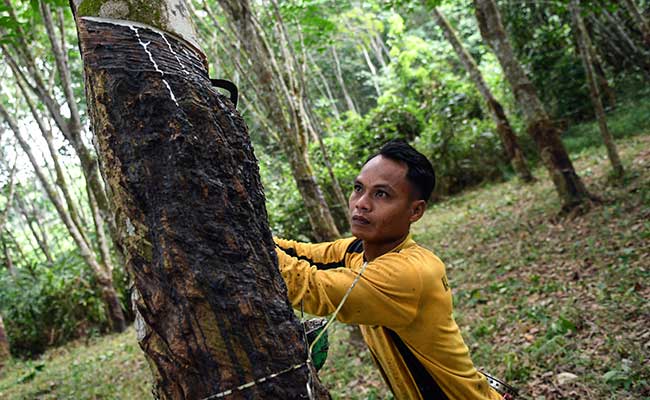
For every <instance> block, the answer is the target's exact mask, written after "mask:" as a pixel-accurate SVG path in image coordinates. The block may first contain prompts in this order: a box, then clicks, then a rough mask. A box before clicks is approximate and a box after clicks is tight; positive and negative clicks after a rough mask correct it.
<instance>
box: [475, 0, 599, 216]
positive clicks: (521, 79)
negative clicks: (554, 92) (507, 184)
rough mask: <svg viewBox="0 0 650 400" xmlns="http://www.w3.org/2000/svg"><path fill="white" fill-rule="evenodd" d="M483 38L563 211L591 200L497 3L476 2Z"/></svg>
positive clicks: (493, 1) (480, 0)
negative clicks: (514, 49)
mask: <svg viewBox="0 0 650 400" xmlns="http://www.w3.org/2000/svg"><path fill="white" fill-rule="evenodd" d="M474 6H475V12H476V19H477V21H478V26H479V30H480V32H481V36H482V37H483V39H484V40H485V41H486V42H487V44H488V45H489V46H490V47H491V48H492V50H493V51H494V54H495V55H496V57H497V59H498V60H499V63H500V64H501V68H502V69H503V73H504V75H505V77H506V79H507V80H508V83H509V84H510V87H511V88H512V91H513V94H514V97H515V101H516V102H517V105H518V106H519V109H520V110H521V112H522V114H523V117H524V120H525V122H526V125H527V128H526V129H527V131H528V134H529V135H530V136H531V137H532V139H533V141H534V142H535V145H536V146H537V149H538V151H539V153H540V156H541V158H542V161H543V163H544V166H545V167H546V170H547V171H548V173H549V175H550V177H551V179H552V181H553V184H554V185H555V189H556V191H557V193H558V195H559V197H560V201H561V202H562V209H563V211H571V210H572V209H574V208H576V207H577V206H580V205H582V204H584V203H585V201H587V200H589V199H592V196H591V195H590V194H589V192H588V191H587V188H586V187H585V185H584V184H583V182H582V180H581V179H580V177H579V176H578V174H577V173H576V171H575V169H574V167H573V163H572V162H571V159H570V158H569V154H568V152H567V150H566V148H565V147H564V144H563V143H562V139H561V138H560V130H559V128H558V127H557V125H556V124H555V123H554V122H553V121H552V120H551V118H550V116H549V115H548V113H547V112H546V110H545V108H544V105H543V104H542V101H541V100H540V99H539V96H538V95H537V90H536V89H535V86H533V84H532V83H531V81H530V79H529V78H528V76H527V75H526V72H525V71H524V69H523V67H522V66H521V64H520V63H519V60H517V58H516V57H515V54H514V51H513V49H512V45H511V44H510V40H509V38H508V36H507V34H506V32H505V29H504V27H503V23H502V22H501V14H500V13H499V9H498V8H497V4H496V1H495V0H474Z"/></svg>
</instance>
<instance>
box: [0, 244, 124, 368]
mask: <svg viewBox="0 0 650 400" xmlns="http://www.w3.org/2000/svg"><path fill="white" fill-rule="evenodd" d="M116 278H117V279H116V281H117V284H118V285H119V286H121V289H122V290H121V292H122V294H123V293H124V290H125V285H124V283H123V277H121V276H120V275H119V274H118V276H117V277H116ZM0 312H2V315H3V317H4V321H5V325H6V329H7V335H8V337H9V340H10V344H11V351H12V353H13V354H14V355H17V356H29V357H33V356H35V355H38V354H40V353H42V352H43V351H44V350H45V349H46V348H47V347H48V346H53V345H59V344H62V343H65V342H67V341H69V340H70V339H74V338H77V337H81V336H88V335H93V334H98V333H100V332H106V331H107V329H108V322H107V320H106V316H105V312H104V305H103V302H102V299H101V295H100V293H99V291H98V290H97V288H96V285H95V279H94V277H93V274H92V273H90V272H89V270H88V267H87V266H86V265H85V263H84V261H83V260H82V259H81V257H80V256H79V255H77V253H76V252H69V253H67V254H64V255H62V256H61V257H59V258H58V259H56V260H55V263H54V264H53V265H51V266H49V265H46V264H32V265H28V266H26V267H23V268H17V269H16V276H12V275H10V274H8V273H7V272H6V271H2V272H0Z"/></svg>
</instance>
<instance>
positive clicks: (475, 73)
mask: <svg viewBox="0 0 650 400" xmlns="http://www.w3.org/2000/svg"><path fill="white" fill-rule="evenodd" d="M433 15H434V17H435V19H436V22H437V23H438V26H440V28H441V29H442V32H443V34H444V35H445V38H447V40H448V41H449V43H450V44H451V46H452V47H453V49H454V51H455V52H456V55H457V56H458V58H459V59H460V61H461V62H462V64H463V66H464V67H465V71H467V73H468V74H469V76H470V78H471V79H472V81H473V82H474V84H475V85H476V88H477V89H478V91H479V92H480V93H481V96H483V100H485V102H486V103H487V106H488V109H489V110H490V116H491V117H492V121H493V122H494V124H495V125H496V128H497V132H498V133H499V138H500V139H501V145H502V146H503V149H504V150H505V153H506V155H507V157H508V161H510V164H511V165H512V168H513V169H514V170H515V172H516V173H517V175H518V176H519V178H520V179H521V180H523V181H524V182H531V181H533V175H532V174H531V173H530V169H529V168H528V164H527V163H526V158H525V157H524V152H523V151H522V150H521V147H520V146H519V141H518V140H517V135H515V132H514V130H513V129H512V126H511V125H510V121H509V120H508V117H507V116H506V114H505V112H504V111H503V107H502V106H501V103H499V101H497V99H496V98H495V97H494V95H493V94H492V91H491V90H490V88H489V87H488V85H487V83H485V80H484V79H483V74H481V70H480V69H479V68H478V65H476V61H474V58H473V57H472V55H471V54H469V52H468V51H467V49H465V47H464V46H463V44H462V42H461V41H460V39H459V38H458V35H456V31H455V30H454V28H453V27H452V26H451V25H450V24H449V21H447V18H445V16H444V14H443V13H442V11H440V9H439V8H438V7H435V8H434V9H433Z"/></svg>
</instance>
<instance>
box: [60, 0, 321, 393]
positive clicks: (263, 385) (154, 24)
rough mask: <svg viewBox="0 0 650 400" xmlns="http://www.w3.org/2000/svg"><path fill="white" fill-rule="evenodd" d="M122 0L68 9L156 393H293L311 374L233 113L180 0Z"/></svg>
mask: <svg viewBox="0 0 650 400" xmlns="http://www.w3.org/2000/svg"><path fill="white" fill-rule="evenodd" d="M119 3H120V4H124V3H126V2H119ZM129 4H130V5H129V6H124V7H116V6H114V5H115V2H111V1H105V2H103V1H88V0H85V1H80V0H75V1H73V2H72V7H73V10H74V11H75V19H76V25H77V31H78V35H79V43H80V48H81V54H82V58H83V63H84V76H85V82H86V97H87V102H88V110H89V115H90V119H91V123H92V127H93V132H94V134H95V140H96V143H97V147H98V149H99V156H100V161H101V163H100V164H101V167H102V170H103V174H104V175H105V176H106V178H107V183H108V186H109V187H110V193H111V194H112V202H113V204H114V205H115V211H116V220H117V227H118V229H119V231H120V233H121V234H120V235H119V237H120V238H121V240H122V244H123V247H124V249H125V252H126V256H127V265H128V268H129V271H130V273H131V274H132V277H133V281H134V292H133V302H134V305H135V309H136V331H137V336H138V341H139V343H140V346H141V347H142V349H143V350H144V351H145V354H146V357H147V360H148V361H149V365H150V367H151V369H152V372H153V376H154V381H155V394H156V396H157V397H160V398H174V399H203V398H208V397H209V398H221V397H225V396H229V395H232V396H233V397H234V398H278V399H297V398H301V397H303V398H304V397H306V396H307V385H308V384H309V383H310V382H311V383H315V382H317V379H316V376H311V380H310V379H309V378H310V372H309V368H308V363H307V362H306V346H305V343H304V341H303V331H302V328H301V326H300V324H299V322H298V321H297V319H296V317H295V315H294V314H293V312H292V310H291V307H290V304H289V302H288V300H287V297H286V288H285V285H284V283H283V281H282V278H281V276H280V274H279V272H278V267H277V261H276V257H275V250H274V244H273V240H272V237H271V233H270V231H269V228H268V222H267V215H266V210H265V207H264V194H263V191H262V187H261V184H260V180H259V172H258V168H257V162H256V160H255V156H254V154H253V149H252V147H251V143H250V139H249V137H248V133H247V131H246V126H245V124H244V121H243V120H242V118H241V117H240V116H239V114H238V113H237V111H236V110H235V109H234V107H233V105H232V103H230V101H229V100H228V99H227V98H225V97H224V96H222V95H220V94H218V93H217V92H216V91H215V90H214V89H213V88H212V85H211V83H210V80H209V78H208V71H207V63H206V58H205V55H204V54H203V52H202V51H201V50H200V46H199V45H198V43H197V42H196V39H195V37H194V33H193V29H192V25H191V22H190V21H189V19H188V16H189V10H188V8H187V4H186V3H185V2H184V1H178V0H169V1H163V2H156V3H153V2H152V3H146V4H145V3H141V2H135V1H134V2H130V3H129ZM109 5H110V6H109ZM210 396H211V397H210ZM323 396H324V395H323ZM316 397H317V398H320V397H319V396H318V394H316Z"/></svg>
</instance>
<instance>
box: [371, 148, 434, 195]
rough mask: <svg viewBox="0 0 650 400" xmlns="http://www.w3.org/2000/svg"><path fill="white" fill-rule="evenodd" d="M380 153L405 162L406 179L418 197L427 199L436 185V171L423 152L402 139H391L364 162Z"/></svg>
mask: <svg viewBox="0 0 650 400" xmlns="http://www.w3.org/2000/svg"><path fill="white" fill-rule="evenodd" d="M380 155H381V156H384V157H386V158H390V159H391V160H393V161H398V162H403V163H404V164H406V167H407V171H406V179H408V181H409V182H410V183H411V185H413V187H414V189H415V192H416V194H417V196H418V199H421V200H424V201H428V200H429V197H431V192H433V188H434V187H435V186H436V173H435V171H434V170H433V165H431V162H430V161H429V160H428V159H427V158H426V157H425V156H424V154H422V153H420V152H419V151H417V150H415V149H414V148H413V147H412V146H411V145H410V144H408V143H406V142H405V141H404V140H402V139H393V140H391V141H389V142H387V143H386V144H384V145H383V146H382V147H381V149H379V152H377V153H376V154H373V155H372V156H370V157H369V158H368V159H367V160H366V163H367V162H368V161H370V160H372V159H373V158H375V157H377V156H380Z"/></svg>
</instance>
